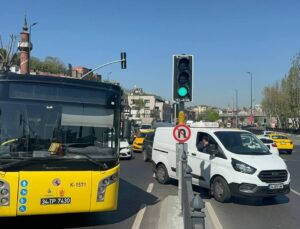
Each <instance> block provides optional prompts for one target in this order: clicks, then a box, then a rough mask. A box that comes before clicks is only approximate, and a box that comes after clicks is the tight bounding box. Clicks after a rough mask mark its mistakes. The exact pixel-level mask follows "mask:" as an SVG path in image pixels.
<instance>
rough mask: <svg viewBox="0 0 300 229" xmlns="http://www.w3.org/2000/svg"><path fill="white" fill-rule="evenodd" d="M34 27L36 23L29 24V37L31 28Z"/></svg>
mask: <svg viewBox="0 0 300 229" xmlns="http://www.w3.org/2000/svg"><path fill="white" fill-rule="evenodd" d="M35 25H37V22H34V23H32V24H30V26H29V34H30V35H31V28H32V27H33V26H35Z"/></svg>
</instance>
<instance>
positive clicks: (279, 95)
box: [262, 54, 300, 129]
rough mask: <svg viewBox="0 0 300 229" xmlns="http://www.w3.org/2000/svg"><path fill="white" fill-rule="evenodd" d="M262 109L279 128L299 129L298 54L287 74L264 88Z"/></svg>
mask: <svg viewBox="0 0 300 229" xmlns="http://www.w3.org/2000/svg"><path fill="white" fill-rule="evenodd" d="M262 107H263V110H264V111H265V112H266V114H267V115H268V116H270V117H275V118H276V119H277V123H278V125H279V127H282V128H289V125H290V124H289V121H291V122H292V127H293V128H296V129H299V128H300V118H299V117H300V54H298V55H296V56H295V57H294V59H293V61H292V64H291V67H290V69H289V72H288V74H287V75H286V76H285V77H284V78H283V79H282V80H281V81H280V82H278V83H276V84H275V85H273V86H269V87H265V88H264V91H263V100H262Z"/></svg>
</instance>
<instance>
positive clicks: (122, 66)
mask: <svg viewBox="0 0 300 229" xmlns="http://www.w3.org/2000/svg"><path fill="white" fill-rule="evenodd" d="M126 65H127V63H126V52H121V69H126Z"/></svg>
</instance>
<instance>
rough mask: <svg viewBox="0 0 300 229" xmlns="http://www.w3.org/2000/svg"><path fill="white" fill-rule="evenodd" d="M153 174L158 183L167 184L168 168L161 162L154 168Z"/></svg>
mask: <svg viewBox="0 0 300 229" xmlns="http://www.w3.org/2000/svg"><path fill="white" fill-rule="evenodd" d="M155 176H156V179H157V181H158V182H159V183H160V184H167V183H168V182H169V180H170V177H169V174H168V170H167V168H166V166H164V165H163V164H159V165H158V166H157V167H156V170H155Z"/></svg>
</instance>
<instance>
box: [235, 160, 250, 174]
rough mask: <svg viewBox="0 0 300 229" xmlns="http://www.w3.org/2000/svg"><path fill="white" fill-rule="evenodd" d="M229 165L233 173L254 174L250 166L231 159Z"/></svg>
mask: <svg viewBox="0 0 300 229" xmlns="http://www.w3.org/2000/svg"><path fill="white" fill-rule="evenodd" d="M231 164H232V167H233V168H234V170H235V171H238V172H241V173H247V174H253V173H255V172H256V168H253V167H252V166H250V165H248V164H246V163H244V162H241V161H238V160H236V159H233V158H232V159H231Z"/></svg>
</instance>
